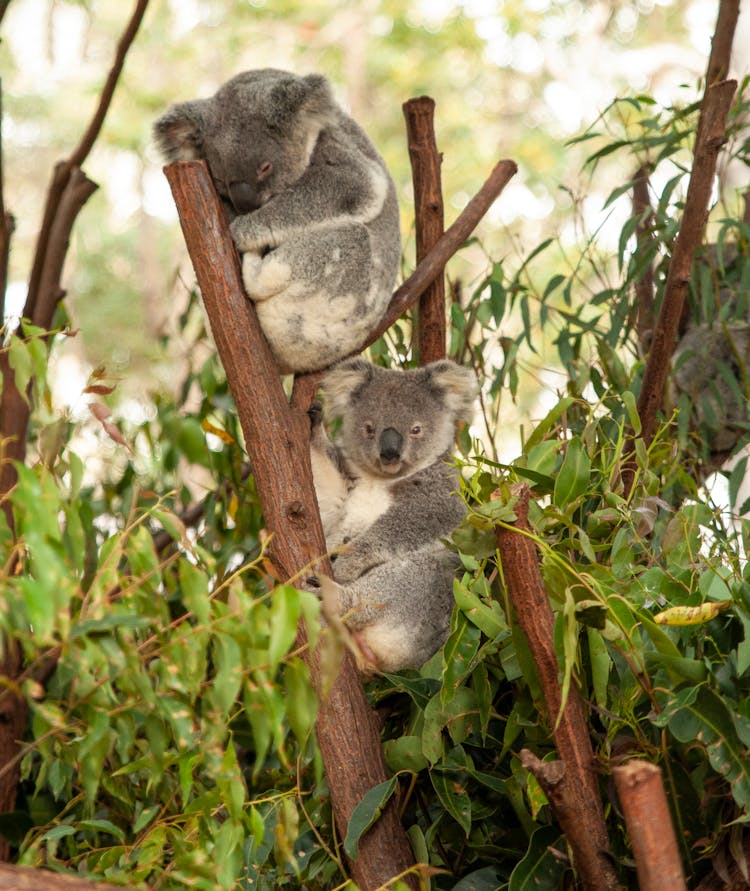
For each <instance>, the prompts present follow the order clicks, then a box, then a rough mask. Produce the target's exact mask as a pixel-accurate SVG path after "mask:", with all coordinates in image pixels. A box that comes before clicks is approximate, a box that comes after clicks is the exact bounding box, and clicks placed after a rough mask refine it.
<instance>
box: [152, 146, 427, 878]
mask: <svg viewBox="0 0 750 891" xmlns="http://www.w3.org/2000/svg"><path fill="white" fill-rule="evenodd" d="M165 173H166V175H167V178H168V179H169V182H170V185H171V187H172V193H173V195H174V198H175V203H176V204H177V209H178V212H179V215H180V222H181V225H182V230H183V234H184V236H185V242H186V244H187V248H188V252H189V253H190V256H191V259H192V261H193V266H194V269H195V274H196V278H197V279H198V284H199V286H200V289H201V294H202V296H203V303H204V305H205V308H206V312H207V314H208V317H209V321H210V324H211V330H212V333H213V336H214V341H215V342H216V347H217V349H218V351H219V355H220V358H221V361H222V364H223V365H224V369H225V371H226V374H227V380H228V382H229V386H230V389H231V392H232V395H233V397H234V401H235V405H236V407H237V414H238V416H239V419H240V424H241V425H242V430H243V433H244V435H245V443H246V447H247V452H248V456H249V458H250V461H251V463H252V466H253V471H254V475H255V483H256V488H257V491H258V496H259V498H260V502H261V504H262V506H263V515H264V519H265V523H266V526H267V528H268V529H269V531H270V532H271V534H272V536H273V539H272V542H271V546H270V548H271V552H272V559H273V562H274V564H275V565H276V566H278V567H279V569H280V571H281V573H282V574H283V576H284V577H285V578H292V577H294V578H296V579H297V580H296V584H298V585H300V586H302V587H304V586H306V585H307V584H308V575H309V573H310V572H315V571H316V567H319V568H320V570H321V571H323V572H328V573H330V566H328V565H327V563H328V561H327V559H326V558H321V555H322V554H325V551H326V548H325V543H324V538H323V530H322V526H321V523H320V516H319V514H318V508H317V502H316V500H315V494H314V491H313V483H312V471H311V467H310V451H309V419H308V417H307V414H306V413H305V412H303V411H301V410H300V409H299V408H297V407H295V406H290V405H289V404H288V402H287V400H286V396H285V395H284V391H283V388H282V386H281V382H280V379H279V375H278V370H277V367H276V364H275V362H274V360H273V357H272V356H271V353H270V350H269V347H268V344H267V343H266V340H265V338H264V336H263V334H262V332H261V329H260V326H259V324H258V319H257V314H256V312H255V307H254V306H253V304H252V303H251V302H250V301H249V300H248V299H247V298H246V297H245V293H244V289H243V286H242V278H241V272H240V265H239V257H238V255H237V252H236V250H235V248H234V244H233V243H232V239H231V236H230V234H229V229H228V227H227V224H226V220H225V217H224V214H223V212H222V208H221V204H220V202H219V199H218V197H217V195H216V191H215V189H214V187H213V183H212V181H211V178H210V176H209V174H208V170H207V168H206V165H205V164H204V163H203V162H202V161H188V162H178V163H175V164H171V165H169V166H168V167H166V168H165ZM300 574H301V577H300ZM298 640H300V642H304V641H303V640H302V633H300V636H299V638H298ZM308 665H309V669H310V676H311V679H312V681H313V684H314V685H315V687H316V689H318V690H320V688H321V674H320V667H319V665H318V663H317V660H316V659H315V657H314V656H311V655H310V654H308ZM317 737H318V743H319V745H320V751H321V755H322V757H323V764H324V768H325V771H326V776H327V778H328V785H329V788H330V793H331V804H332V806H333V813H334V817H335V820H336V824H337V826H339V827H341V828H342V829H343V828H344V827H346V826H347V825H348V822H349V818H350V817H351V814H352V812H353V810H354V808H355V807H356V805H357V804H358V803H359V802H360V801H361V800H362V798H363V797H364V796H365V794H366V793H367V792H368V791H369V790H370V789H372V788H373V787H374V786H376V785H378V783H380V782H383V781H384V780H385V779H386V778H387V771H386V767H385V762H384V760H383V754H382V749H381V746H380V739H379V729H378V726H377V722H376V720H375V716H374V713H373V712H372V710H371V709H370V707H369V705H368V703H367V700H366V698H365V695H364V690H363V689H362V684H361V682H360V680H359V677H358V675H357V671H356V667H355V666H354V663H353V660H352V659H351V657H350V656H348V655H347V656H346V657H345V661H344V663H343V666H342V670H341V671H340V673H339V675H338V677H337V678H336V680H335V681H334V683H333V686H332V689H331V691H330V693H329V695H328V698H327V699H325V700H323V701H321V702H320V704H319V709H318V719H317ZM413 867H414V857H413V854H412V852H411V849H410V846H409V842H408V840H407V838H406V834H405V833H404V830H403V827H402V826H401V824H400V821H399V818H398V810H397V807H396V802H395V800H391V802H390V803H389V805H388V806H387V807H386V809H385V810H384V812H383V814H382V816H381V818H380V819H379V820H378V822H377V823H376V824H375V825H374V826H373V827H372V829H371V830H370V831H369V832H368V833H367V834H366V835H365V836H364V837H363V838H362V839H360V842H359V851H358V857H357V860H356V861H355V862H354V863H352V864H351V869H352V876H353V878H354V879H355V881H356V882H357V884H358V885H359V886H360V887H361V888H362V891H374V889H376V888H379V887H381V886H383V887H385V886H386V885H387V884H388V883H389V882H390V881H391V880H392V879H393V877H394V876H395V875H398V874H400V873H405V872H408V871H409V870H411V869H413ZM408 884H409V886H410V887H413V888H416V885H414V884H413V883H412V882H411V881H408Z"/></svg>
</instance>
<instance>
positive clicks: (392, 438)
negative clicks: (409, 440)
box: [380, 427, 404, 464]
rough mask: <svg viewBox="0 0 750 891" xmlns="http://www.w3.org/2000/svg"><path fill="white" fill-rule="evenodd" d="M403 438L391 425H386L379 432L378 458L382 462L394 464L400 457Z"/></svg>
mask: <svg viewBox="0 0 750 891" xmlns="http://www.w3.org/2000/svg"><path fill="white" fill-rule="evenodd" d="M403 441H404V438H403V436H401V434H400V433H399V432H398V430H394V429H393V427H387V428H386V429H385V430H384V431H383V432H382V433H381V434H380V460H381V461H382V462H383V463H384V464H395V463H396V462H397V461H399V460H400V458H401V445H402V444H403Z"/></svg>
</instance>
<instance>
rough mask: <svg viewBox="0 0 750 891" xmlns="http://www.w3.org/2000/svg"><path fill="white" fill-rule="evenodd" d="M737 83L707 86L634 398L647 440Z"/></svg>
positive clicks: (661, 393)
mask: <svg viewBox="0 0 750 891" xmlns="http://www.w3.org/2000/svg"><path fill="white" fill-rule="evenodd" d="M736 87H737V83H736V81H723V82H722V83H719V84H715V85H714V86H712V87H710V88H709V93H710V97H709V101H708V103H707V105H706V109H705V126H704V128H703V130H702V135H701V138H700V140H699V141H698V142H697V144H696V146H695V158H694V162H693V170H692V172H691V174H690V182H689V184H688V192H687V198H686V200H685V210H684V212H683V216H682V224H681V226H680V231H679V233H678V235H677V239H676V241H675V245H674V250H673V252H672V259H671V261H670V264H669V271H668V273H667V281H666V284H665V286H664V296H663V298H662V303H661V309H660V312H659V318H658V320H657V323H656V327H655V329H654V337H653V340H652V342H651V349H650V351H649V355H648V360H647V362H646V368H645V370H644V374H643V382H642V384H641V393H640V396H639V398H638V413H639V414H640V417H641V426H642V436H643V439H644V441H645V442H646V444H647V445H648V444H650V442H651V440H652V439H653V437H654V433H655V431H656V421H657V414H658V412H659V410H660V409H661V407H662V401H663V397H664V385H665V383H666V380H667V373H668V371H669V367H670V362H671V359H672V353H673V352H674V349H675V346H676V342H677V333H678V330H679V325H680V317H681V315H682V309H683V305H684V303H685V295H686V294H687V288H688V282H689V281H690V268H691V266H692V263H693V257H694V256H695V252H696V250H697V249H698V247H699V246H700V244H701V242H702V240H703V232H704V229H705V226H706V218H707V216H708V204H709V200H710V198H711V189H712V187H713V180H714V174H715V172H716V159H717V157H718V154H719V150H720V148H721V146H722V145H723V144H724V141H725V130H726V120H727V114H728V112H729V106H730V105H731V102H732V97H733V96H734V91H735V89H736ZM630 485H632V467H631V469H630V471H629V472H628V476H627V479H626V487H627V489H628V490H629V488H630Z"/></svg>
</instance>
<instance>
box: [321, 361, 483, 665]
mask: <svg viewBox="0 0 750 891" xmlns="http://www.w3.org/2000/svg"><path fill="white" fill-rule="evenodd" d="M321 389H322V395H323V398H324V403H325V414H326V417H327V418H328V419H333V418H340V419H341V426H340V429H339V432H338V434H337V437H336V442H335V445H334V444H332V443H331V442H330V440H329V439H328V436H327V434H326V432H325V427H324V425H323V423H322V419H321V417H320V415H319V414H318V413H316V414H314V415H313V418H312V427H313V430H312V437H311V458H312V465H313V477H314V482H315V491H316V495H317V498H318V503H319V506H320V512H321V518H322V521H323V528H324V532H325V536H326V545H327V547H328V549H329V551H332V552H333V554H334V557H333V564H332V565H333V574H334V581H333V582H328V581H327V580H325V579H321V586H322V588H323V595H324V600H325V598H326V596H328V595H329V594H330V593H332V594H333V596H334V598H335V604H334V606H335V611H336V612H337V613H338V615H340V616H341V617H342V618H343V620H344V622H345V624H346V626H347V627H348V628H349V630H350V631H351V632H352V633H353V636H354V639H355V641H356V643H357V646H358V648H359V651H360V653H361V655H362V657H363V660H362V661H363V662H364V664H365V670H367V671H372V670H377V671H384V672H392V671H398V670H400V669H402V668H418V667H419V666H420V665H422V664H423V663H424V662H426V661H427V659H429V658H430V656H432V654H433V653H434V652H435V651H436V650H437V649H438V648H439V647H440V646H441V645H442V644H443V643H444V642H445V639H446V638H447V636H448V631H449V627H450V617H451V610H452V608H453V575H454V572H455V570H456V567H457V565H458V561H457V558H456V556H455V554H454V553H452V552H451V551H450V550H449V549H448V548H447V547H446V546H445V545H444V544H443V543H442V541H441V538H446V537H448V536H449V535H450V534H451V532H452V531H453V530H454V529H455V528H456V526H458V524H459V523H460V522H461V520H462V518H463V516H464V513H465V507H464V503H463V500H462V499H461V497H460V495H459V494H458V488H459V486H458V475H457V471H456V469H455V467H453V466H451V464H450V453H451V450H452V448H453V442H454V437H455V427H456V422H457V421H458V420H459V419H462V418H468V417H469V416H470V413H471V410H472V405H473V401H474V397H475V395H476V381H475V378H474V375H473V373H472V372H471V371H470V370H469V369H467V368H462V367H460V366H458V365H456V364H454V363H453V362H450V361H447V360H443V361H439V362H433V363H432V364H430V365H427V366H425V367H423V368H419V369H414V370H411V371H397V370H392V369H385V368H379V367H376V366H374V365H371V364H370V363H369V362H366V361H364V360H362V359H350V360H348V361H345V362H343V363H340V364H339V365H337V366H335V367H334V368H333V369H332V370H331V371H329V372H328V374H327V375H326V376H325V377H324V379H323V382H322V387H321Z"/></svg>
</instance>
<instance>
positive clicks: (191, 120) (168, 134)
mask: <svg viewBox="0 0 750 891" xmlns="http://www.w3.org/2000/svg"><path fill="white" fill-rule="evenodd" d="M211 101H212V100H211V99H195V100H194V101H192V102H178V103H177V104H176V105H172V106H170V107H169V108H168V109H167V110H166V111H165V112H164V114H163V115H162V116H161V117H160V118H159V119H158V120H157V121H156V123H155V124H154V138H155V139H156V144H157V145H158V146H159V149H160V151H161V153H162V154H163V155H164V157H165V159H166V160H167V161H170V162H171V161H195V160H197V159H199V158H204V157H205V155H204V152H203V138H204V133H205V132H206V118H207V114H208V106H209V103H210V102H211Z"/></svg>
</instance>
